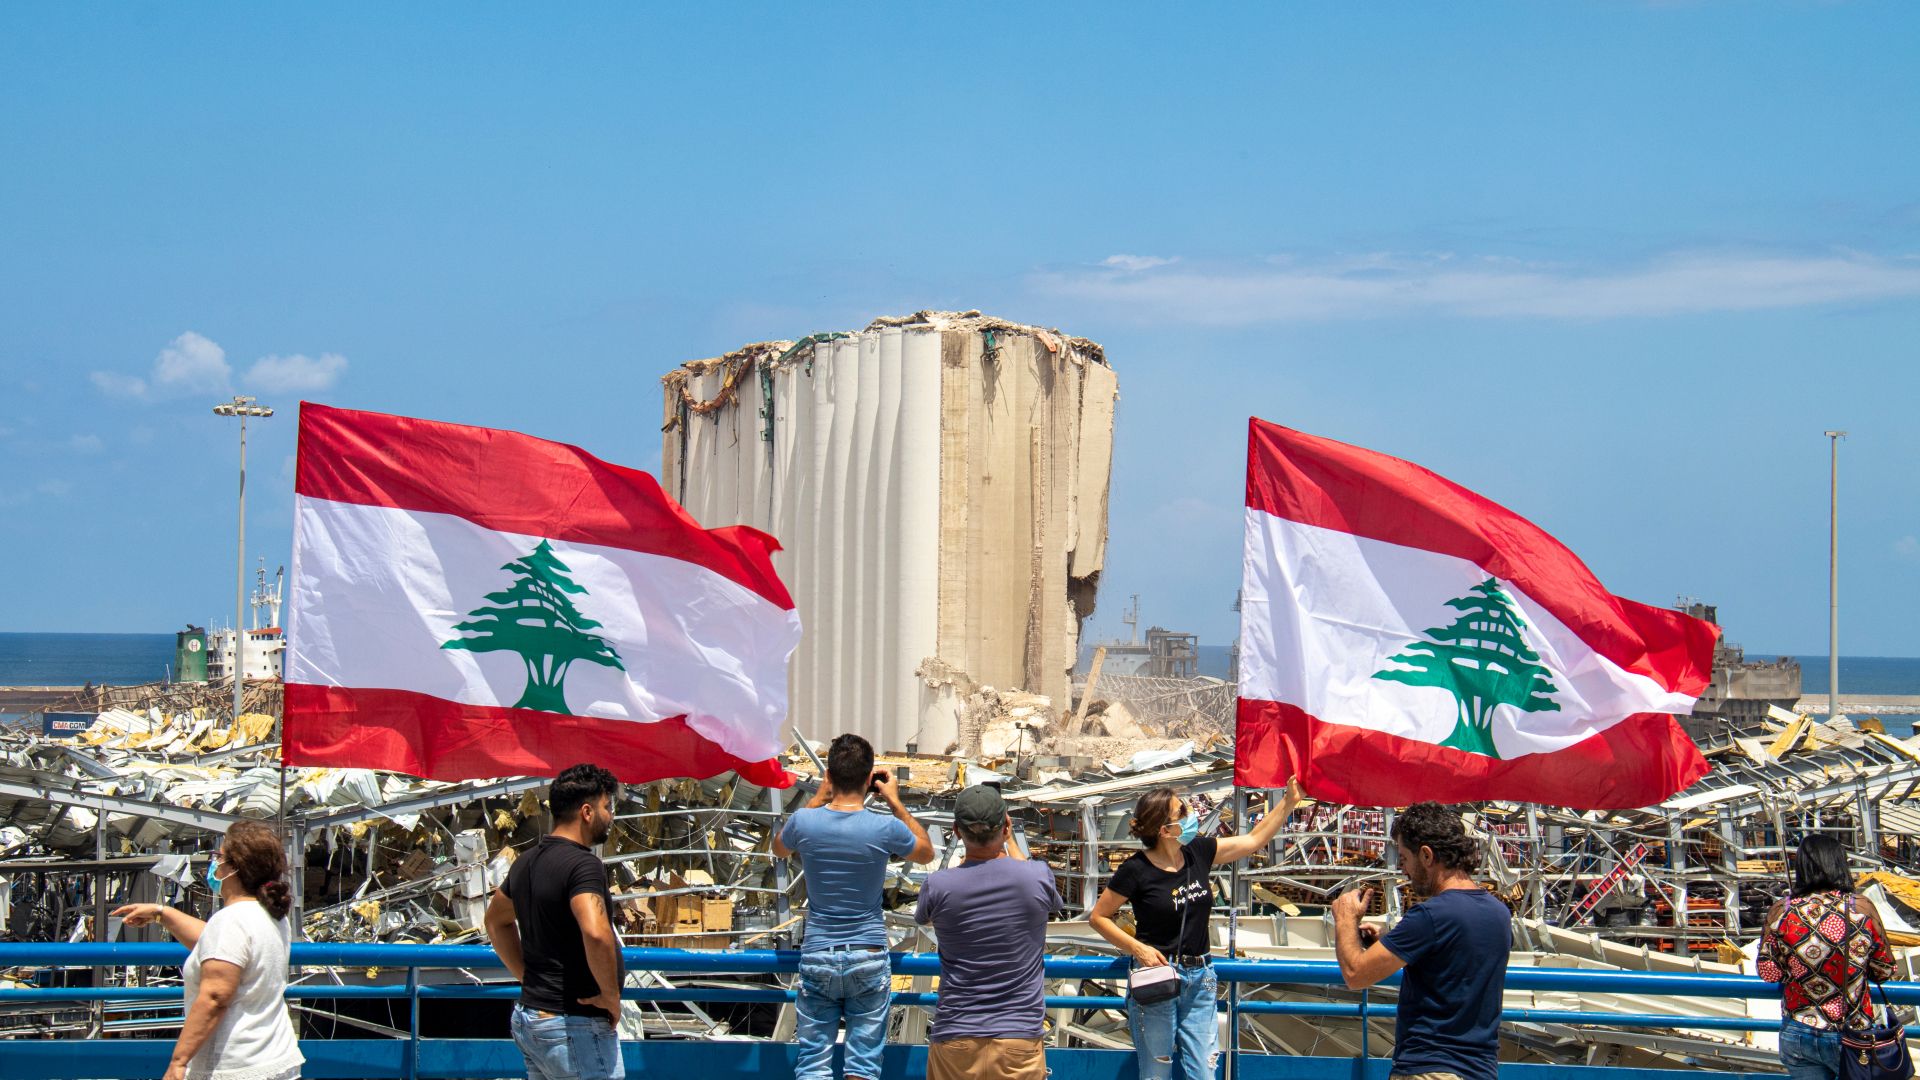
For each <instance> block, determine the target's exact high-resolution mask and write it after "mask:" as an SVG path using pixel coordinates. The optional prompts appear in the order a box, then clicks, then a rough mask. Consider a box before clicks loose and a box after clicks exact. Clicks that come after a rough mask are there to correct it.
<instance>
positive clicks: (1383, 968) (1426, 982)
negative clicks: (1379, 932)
mask: <svg viewBox="0 0 1920 1080" xmlns="http://www.w3.org/2000/svg"><path fill="white" fill-rule="evenodd" d="M1393 841H1394V846H1395V848H1396V849H1397V851H1398V853H1399V857H1400V866H1401V869H1402V870H1404V871H1405V872H1406V875H1407V883H1408V884H1409V885H1411V886H1412V887H1413V891H1414V892H1415V893H1418V894H1420V895H1423V896H1425V897H1427V899H1426V901H1425V902H1423V903H1421V904H1417V905H1415V906H1414V907H1413V908H1411V909H1409V910H1408V911H1407V913H1406V914H1405V915H1403V916H1401V918H1400V922H1399V923H1398V924H1397V925H1395V926H1394V928H1393V929H1392V930H1391V931H1389V932H1388V933H1387V936H1386V937H1384V938H1379V939H1377V940H1374V939H1372V931H1371V928H1369V929H1367V930H1366V931H1364V932H1363V930H1362V928H1361V926H1360V917H1361V916H1362V915H1363V914H1365V913H1366V910H1367V905H1368V904H1369V903H1370V902H1371V901H1372V899H1373V896H1372V893H1373V890H1372V889H1358V890H1352V891H1349V892H1345V893H1342V894H1340V895H1339V896H1337V897H1335V898H1334V901H1333V933H1334V954H1335V956H1336V957H1337V958H1338V959H1339V961H1340V974H1341V976H1342V977H1344V978H1345V979H1346V983H1347V986H1348V988H1349V989H1353V990H1363V989H1365V988H1367V987H1369V986H1372V985H1373V984H1375V983H1377V982H1379V981H1380V980H1381V979H1384V978H1386V977H1387V976H1389V975H1392V974H1393V973H1394V972H1396V971H1400V970H1402V969H1403V968H1404V969H1405V972H1406V974H1405V975H1404V976H1403V977H1402V978H1401V980H1400V1004H1399V1006H1398V1008H1397V1010H1396V1013H1395V1019H1394V1029H1393V1030H1394V1039H1393V1072H1392V1075H1393V1077H1395V1078H1412V1077H1425V1078H1431V1080H1441V1078H1455V1080H1497V1077H1498V1074H1499V1060H1500V998H1501V994H1502V991H1503V990H1504V989H1505V986H1506V976H1507V955H1508V953H1509V952H1510V951H1511V947H1512V931H1511V929H1510V926H1511V921H1512V913H1511V912H1509V911H1508V910H1507V906H1506V905H1505V904H1503V903H1501V902H1500V899H1499V898H1498V897H1496V896H1494V895H1493V894H1492V893H1490V892H1487V891H1486V890H1485V889H1482V888H1481V887H1480V886H1478V885H1476V884H1475V883H1474V880H1473V876H1472V875H1473V871H1474V869H1475V868H1476V867H1478V866H1479V863H1480V842H1479V841H1478V840H1476V839H1474V838H1473V837H1472V836H1469V835H1468V834H1467V830H1466V827H1465V826H1464V825H1463V824H1462V823H1461V821H1460V815H1459V814H1458V813H1456V812H1454V811H1452V810H1449V809H1447V808H1446V807H1444V806H1441V805H1440V804H1439V803H1432V802H1424V803H1415V804H1414V805H1412V806H1409V807H1408V808H1407V809H1406V811H1405V812H1404V813H1402V814H1401V815H1400V816H1399V818H1398V819H1396V820H1395V821H1394V823H1393Z"/></svg>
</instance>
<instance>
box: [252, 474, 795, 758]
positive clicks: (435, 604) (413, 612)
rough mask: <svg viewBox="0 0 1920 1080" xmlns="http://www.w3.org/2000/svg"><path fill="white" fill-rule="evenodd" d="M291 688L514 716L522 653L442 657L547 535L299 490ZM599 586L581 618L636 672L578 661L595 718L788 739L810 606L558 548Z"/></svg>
mask: <svg viewBox="0 0 1920 1080" xmlns="http://www.w3.org/2000/svg"><path fill="white" fill-rule="evenodd" d="M294 501H295V507H294V527H295V530H296V537H295V541H294V550H295V551H296V552H298V553H299V558H298V560H297V561H296V563H295V565H294V568H293V596H292V598H291V605H290V609H289V610H290V612H291V619H290V624H289V626H288V641H289V648H288V650H287V670H286V678H287V681H288V682H293V683H308V684H314V685H321V686H341V687H355V688H363V689H383V690H411V691H415V692H418V693H422V694H428V695H431V696H433V697H438V698H444V699H446V700H449V701H456V702H460V703H463V704H469V705H481V706H512V705H514V704H515V702H517V701H518V700H519V698H520V695H521V692H522V691H523V689H524V688H525V685H526V669H525V666H524V664H523V661H522V660H521V658H520V656H519V655H518V654H517V653H513V652H470V651H467V650H464V649H443V648H441V645H442V644H443V643H444V642H447V641H452V640H456V639H459V638H461V637H463V636H466V635H463V634H462V633H461V632H460V631H458V630H455V629H454V624H455V623H458V622H461V621H464V620H466V619H467V618H468V613H469V612H471V611H473V610H474V609H476V608H479V607H481V606H483V605H485V604H486V603H487V601H486V599H485V597H486V594H487V593H490V592H498V591H500V590H502V589H504V588H506V587H507V586H508V585H509V584H510V583H511V582H512V580H513V575H512V574H510V573H509V572H507V571H505V570H503V569H502V567H503V566H505V565H506V564H507V563H509V562H512V561H513V560H515V559H519V558H522V557H524V556H525V555H527V554H528V553H530V552H531V551H532V550H533V549H534V547H535V546H536V545H537V544H538V543H539V542H540V541H541V540H542V539H543V538H542V537H538V536H527V535H518V534H514V533H505V532H496V531H494V530H491V529H487V528H483V527H481V526H479V525H475V524H474V523H472V522H470V521H467V520H466V519H464V518H459V517H455V516H452V515H449V514H435V513H425V512H420V511H410V510H396V509H392V508H388V507H379V506H367V505H362V504H359V503H345V502H334V501H331V500H327V499H316V498H311V497H308V496H296V498H295V500H294ZM548 543H549V544H550V545H551V546H552V549H553V552H554V555H555V556H556V557H557V558H558V559H559V560H560V561H561V562H562V563H564V564H566V566H567V568H568V576H569V577H571V579H572V580H573V581H574V582H576V583H578V584H579V585H581V586H584V587H585V588H586V590H587V591H586V592H585V593H584V594H581V595H580V596H578V597H575V598H574V599H575V602H576V603H577V604H578V605H579V606H580V609H581V614H582V615H584V616H585V617H587V618H590V619H594V620H597V621H599V622H600V623H601V624H602V625H601V626H600V627H599V628H597V629H595V630H593V631H592V632H593V633H594V634H596V635H598V636H600V637H601V638H602V639H604V640H605V641H606V642H607V644H608V645H610V646H611V647H612V648H613V650H614V651H615V652H616V653H617V654H618V655H619V657H620V661H621V663H622V664H623V665H624V667H625V670H624V671H623V670H621V669H620V668H614V667H609V666H602V665H599V664H594V663H591V662H587V661H576V662H575V663H574V664H573V665H572V666H571V668H570V669H569V670H568V674H567V677H566V680H565V694H566V700H567V703H568V705H569V706H570V711H571V712H573V713H576V714H578V715H582V716H594V717H605V718H609V719H616V720H632V721H637V722H651V721H657V720H663V719H666V718H667V717H671V716H679V715H683V714H684V715H685V716H686V717H687V723H688V725H689V726H690V727H692V728H693V729H694V730H695V731H697V732H699V733H700V734H701V735H703V736H705V737H706V738H708V739H710V740H712V741H713V742H715V743H717V744H718V745H719V746H720V747H721V748H722V749H724V750H726V751H727V752H728V753H730V754H733V755H734V756H736V757H739V758H742V759H745V760H748V761H760V760H765V759H766V758H770V757H774V756H776V755H778V754H779V753H780V751H781V750H782V749H783V748H784V747H785V745H786V739H785V737H784V736H785V731H784V728H785V723H786V718H787V664H786V661H787V658H788V656H789V655H791V653H792V652H793V648H794V646H795V645H796V644H798V643H799V640H800V620H799V616H798V614H797V613H796V612H793V611H788V610H785V609H782V608H780V607H778V606H776V605H775V604H773V603H771V602H769V601H768V600H766V599H765V598H764V597H761V596H759V595H758V594H756V593H754V592H752V591H751V590H748V589H746V588H743V587H742V586H740V585H738V584H736V583H735V582H733V581H730V580H728V579H727V578H725V577H723V576H721V575H719V574H716V573H714V572H713V571H711V570H708V569H706V568H704V567H701V566H699V565H697V564H694V563H690V562H685V561H683V560H680V559H674V558H669V557H667V556H663V555H652V554H644V553H641V552H636V551H629V550H626V549H624V548H614V547H605V546H601V545H595V544H576V543H569V542H565V541H558V540H549V541H548Z"/></svg>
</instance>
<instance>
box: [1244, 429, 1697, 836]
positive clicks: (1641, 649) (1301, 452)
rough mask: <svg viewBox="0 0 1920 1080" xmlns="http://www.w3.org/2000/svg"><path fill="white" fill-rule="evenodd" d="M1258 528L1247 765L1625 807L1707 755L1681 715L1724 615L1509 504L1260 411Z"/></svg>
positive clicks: (1447, 797) (1351, 785)
mask: <svg viewBox="0 0 1920 1080" xmlns="http://www.w3.org/2000/svg"><path fill="white" fill-rule="evenodd" d="M1246 527H1247V533H1246V537H1247V541H1246V543H1247V546H1246V568H1245V582H1244V587H1243V588H1244V592H1243V595H1242V608H1241V624H1240V632H1241V661H1240V703H1239V717H1238V726H1237V733H1236V742H1235V765H1234V780H1235V782H1236V783H1239V784H1242V785H1248V786H1262V787H1277V786H1280V785H1281V784H1283V783H1285V782H1286V778H1287V777H1288V776H1291V775H1295V774H1298V775H1299V776H1300V777H1301V782H1302V784H1303V785H1304V786H1305V787H1306V790H1307V792H1308V794H1310V795H1313V796H1315V797H1317V798H1323V799H1328V800H1332V801H1336V802H1343V803H1352V804H1356V805H1366V806H1404V805H1406V804H1408V803H1411V802H1417V801H1420V800H1425V799H1433V800H1437V801H1440V802H1469V801H1479V800H1489V799H1503V800H1513V801H1518V802H1536V803H1544V804H1548V805H1552V806H1566V807H1573V808H1577V809H1615V808H1626V807H1636V806H1645V805H1648V804H1650V803H1655V802H1659V801H1660V800H1662V799H1665V798H1666V797H1668V796H1669V795H1671V794H1673V793H1674V792H1676V791H1679V790H1680V789H1682V788H1685V787H1687V786H1688V785H1689V784H1692V783H1693V782H1694V781H1695V780H1698V779H1699V778H1700V777H1701V776H1703V775H1705V774H1706V772H1707V770H1708V765H1707V763H1706V761H1705V760H1704V759H1702V758H1701V756H1700V752H1699V751H1698V750H1697V749H1695V747H1694V745H1693V742H1692V740H1691V739H1689V738H1688V737H1687V735H1686V733H1685V732H1684V731H1682V730H1681V728H1680V725H1679V723H1678V722H1677V721H1676V720H1675V719H1674V717H1673V715H1672V714H1675V713H1687V712H1691V711H1692V709H1693V704H1694V701H1695V700H1696V699H1697V698H1698V697H1699V695H1700V693H1701V691H1702V690H1704V689H1705V688H1706V686H1707V682H1708V679H1709V677H1710V674H1711V670H1712V662H1713V646H1714V641H1715V639H1716V637H1717V635H1718V633H1719V631H1718V629H1717V628H1716V627H1714V626H1713V625H1712V624H1710V623H1706V622H1702V621H1700V620H1698V619H1693V618H1690V617H1688V616H1686V615H1683V614H1681V613H1679V612H1677V611H1670V610H1666V609H1663V608H1656V607H1651V606H1648V605H1645V604H1639V603H1635V602H1634V601H1631V600H1625V599H1622V598H1620V597H1617V596H1614V595H1613V594H1611V593H1609V592H1607V591H1606V589H1605V588H1603V587H1602V586H1601V584H1600V582H1599V581H1598V580H1596V579H1595V578H1594V576H1593V573H1592V572H1591V571H1589V570H1588V569H1587V568H1586V566H1585V565H1584V564H1582V563H1581V561H1580V560H1579V559H1578V558H1577V557H1576V556H1575V555H1574V554H1573V553H1572V552H1571V551H1568V550H1567V549H1566V548H1565V547H1563V546H1562V545H1561V544H1560V543H1559V542H1558V541H1556V540H1554V539H1553V538H1552V537H1551V536H1548V535H1547V534H1546V533H1545V532H1544V531H1542V530H1541V529H1540V528H1539V527H1538V526H1535V525H1534V524H1532V523H1531V522H1529V521H1527V520H1526V519H1524V518H1522V517H1520V516H1519V515H1517V514H1514V513H1513V512H1512V511H1509V510H1507V509H1505V508H1503V507H1500V506H1498V505H1496V504H1494V503H1492V502H1489V501H1488V500H1486V499H1484V498H1482V497H1480V496H1479V495H1476V494H1474V493H1473V492H1471V491H1468V490H1467V489H1465V488H1463V487H1460V486H1459V485H1457V484H1454V483H1452V482H1450V481H1448V480H1446V479H1444V478H1442V477H1440V476H1436V475H1435V474H1433V473H1431V472H1428V471H1427V470H1425V469H1422V468H1420V467H1419V466H1417V465H1412V464H1410V463H1408V462H1405V461H1401V460H1399V459H1397V458H1391V457H1388V456H1386V455H1384V454H1378V453H1374V452H1372V451H1370V450H1363V449H1360V448H1358V447H1354V446H1348V445H1345V444H1343V443H1337V442H1334V441H1332V440H1330V439H1322V438H1317V437H1315V436H1312V435H1305V434H1302V433H1300V432H1297V431H1291V430H1289V429H1287V428H1283V427H1280V426H1278V425H1275V424H1269V423H1267V422H1265V421H1263V420H1258V419H1256V420H1254V421H1253V422H1252V425H1251V430H1250V434H1249V446H1248V457H1247V526H1246Z"/></svg>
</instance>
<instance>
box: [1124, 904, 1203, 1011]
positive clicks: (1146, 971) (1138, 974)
mask: <svg viewBox="0 0 1920 1080" xmlns="http://www.w3.org/2000/svg"><path fill="white" fill-rule="evenodd" d="M1178 891H1179V889H1178V887H1176V888H1175V893H1177V892H1178ZM1191 905H1192V901H1188V902H1187V904H1186V905H1183V906H1182V907H1181V908H1180V933H1179V934H1178V935H1176V936H1175V937H1174V939H1173V945H1172V948H1173V949H1174V950H1175V951H1176V952H1177V951H1179V949H1180V947H1181V946H1183V945H1185V944H1186V941H1187V907H1190V906H1191ZM1179 993H1180V969H1179V968H1177V967H1175V966H1174V965H1173V964H1172V963H1171V962H1168V963H1165V964H1161V965H1159V966H1157V967H1147V968H1134V969H1133V970H1132V971H1131V972H1129V973H1128V974H1127V997H1129V998H1131V999H1132V1000H1133V1001H1134V1002H1136V1003H1138V1004H1141V1005H1158V1004H1160V1003H1161V1002H1163V1001H1166V1000H1168V999H1169V998H1173V997H1176V996H1178V995H1179Z"/></svg>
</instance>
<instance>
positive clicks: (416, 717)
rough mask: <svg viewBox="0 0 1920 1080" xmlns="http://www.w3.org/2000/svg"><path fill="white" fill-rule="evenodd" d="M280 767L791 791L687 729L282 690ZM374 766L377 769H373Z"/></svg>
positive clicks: (773, 770) (353, 692) (358, 693)
mask: <svg viewBox="0 0 1920 1080" xmlns="http://www.w3.org/2000/svg"><path fill="white" fill-rule="evenodd" d="M285 723H286V732H285V738H286V762H287V764H289V765H309V766H311V765H328V766H336V767H340V768H369V767H371V768H380V769H391V770H394V771H396V772H404V773H411V774H412V775H414V776H424V777H428V778H430V779H434V780H481V779H490V778H493V777H497V776H553V775H555V774H557V773H559V772H560V770H562V769H564V768H566V767H567V766H569V765H577V764H580V763H581V762H592V763H593V764H596V765H601V766H604V767H606V768H608V769H610V770H612V772H613V774H614V775H615V776H617V777H619V778H620V782H621V783H625V784H640V783H645V782H647V781H649V780H663V779H667V778H671V777H680V776H687V777H693V778H695V779H706V778H707V777H710V776H718V775H720V774H721V773H724V772H729V771H731V772H737V773H739V774H740V775H741V776H742V777H743V778H745V779H746V780H748V781H750V782H752V783H755V784H759V785H760V786H762V787H781V788H784V787H788V786H791V785H792V783H793V779H794V778H793V776H792V775H791V774H789V773H788V772H787V771H786V770H785V769H783V768H781V766H780V763H779V762H778V761H775V760H772V759H769V760H766V761H743V760H742V759H740V758H737V757H734V756H733V755H732V754H729V753H727V752H726V751H725V750H722V749H721V748H720V746H719V745H718V744H717V743H714V742H712V741H711V740H709V739H707V738H706V737H705V736H703V735H701V734H700V733H699V732H696V731H694V730H693V729H692V728H690V727H688V726H687V722H686V717H684V716H675V717H671V718H669V719H666V720H661V721H658V722H656V723H637V722H634V721H631V720H605V719H597V718H594V717H587V716H563V715H559V714H555V713H545V712H536V711H534V710H531V709H503V708H499V707H495V706H486V705H462V704H460V703H458V702H453V701H448V700H446V699H444V698H437V697H432V696H429V695H427V694H417V693H414V692H413V691H410V690H358V689H352V688H347V687H337V686H314V685H311V684H308V683H288V684H287V686H286V722H285ZM375 763H377V764H375Z"/></svg>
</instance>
